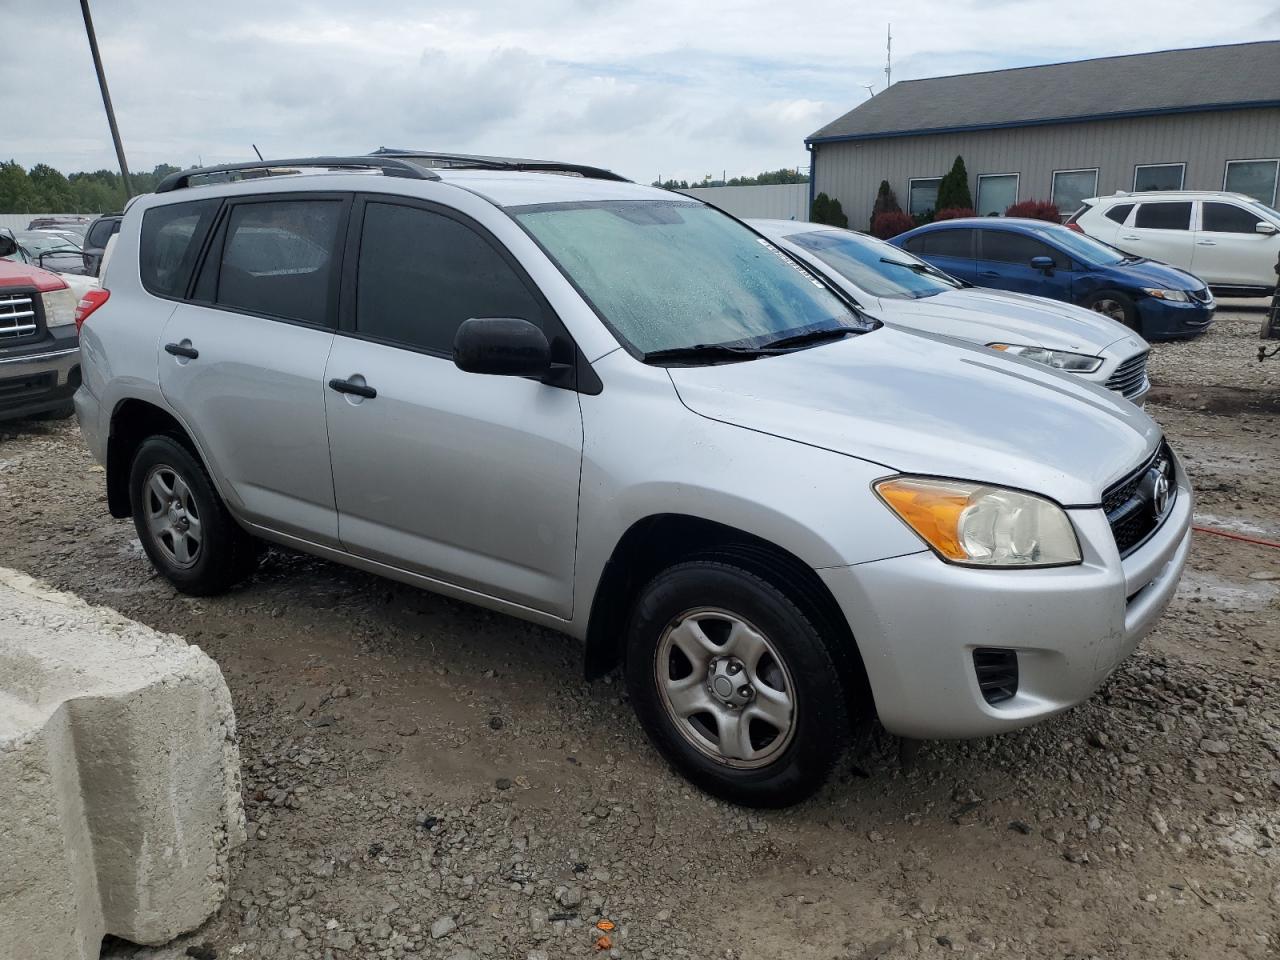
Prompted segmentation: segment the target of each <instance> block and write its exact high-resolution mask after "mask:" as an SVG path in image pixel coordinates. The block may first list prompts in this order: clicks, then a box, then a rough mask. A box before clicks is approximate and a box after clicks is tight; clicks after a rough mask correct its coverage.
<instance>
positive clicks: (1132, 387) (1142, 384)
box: [1107, 350, 1151, 397]
mask: <svg viewBox="0 0 1280 960" xmlns="http://www.w3.org/2000/svg"><path fill="white" fill-rule="evenodd" d="M1150 353H1151V351H1149V350H1144V351H1143V352H1142V353H1135V354H1134V355H1133V356H1132V357H1130V358H1129V359H1128V360H1125V361H1124V362H1122V363H1121V364H1120V366H1118V367H1116V369H1115V372H1114V373H1113V374H1111V376H1110V377H1109V378H1108V379H1107V389H1109V390H1114V391H1116V393H1118V394H1120V395H1121V396H1124V397H1136V396H1139V395H1140V394H1143V393H1146V391H1147V388H1148V387H1149V386H1150V384H1149V383H1148V382H1147V357H1148V355H1149V354H1150Z"/></svg>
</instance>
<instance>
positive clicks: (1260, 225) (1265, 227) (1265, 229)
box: [1253, 220, 1276, 236]
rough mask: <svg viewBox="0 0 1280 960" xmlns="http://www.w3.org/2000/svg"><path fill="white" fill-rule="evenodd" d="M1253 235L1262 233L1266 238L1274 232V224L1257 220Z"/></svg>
mask: <svg viewBox="0 0 1280 960" xmlns="http://www.w3.org/2000/svg"><path fill="white" fill-rule="evenodd" d="M1253 230H1254V232H1255V233H1264V234H1266V235H1267V236H1270V235H1271V234H1273V233H1275V232H1276V227H1275V224H1273V223H1267V221H1265V220H1259V221H1258V222H1257V224H1256V225H1255V226H1254V228H1253Z"/></svg>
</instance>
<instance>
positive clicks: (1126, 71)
mask: <svg viewBox="0 0 1280 960" xmlns="http://www.w3.org/2000/svg"><path fill="white" fill-rule="evenodd" d="M1258 106H1274V107H1280V40H1267V41H1262V42H1258V43H1239V44H1231V45H1227V46H1219V47H1195V48H1192V49H1189V50H1162V51H1158V52H1155V53H1139V54H1132V55H1129V56H1123V57H1102V58H1099V59H1096V60H1078V61H1074V62H1071V63H1050V64H1045V65H1043V66H1035V67H1015V68H1013V69H1009V70H991V71H987V72H984V73H965V74H959V75H956V76H950V77H930V78H928V79H924V80H905V81H902V82H899V83H895V84H894V85H893V86H891V87H890V88H889V89H888V90H885V91H884V92H882V93H879V94H877V95H876V96H874V97H872V98H871V99H870V100H868V101H866V102H865V103H862V104H860V105H859V106H857V107H855V108H854V109H853V110H850V111H849V112H848V113H846V114H845V115H844V116H842V117H840V118H839V119H838V120H835V121H833V122H831V123H829V124H827V125H826V126H825V127H823V128H821V129H820V130H817V131H816V132H814V133H813V134H811V135H810V136H809V138H808V139H807V141H806V142H808V143H821V142H823V141H828V142H829V141H833V140H872V139H878V138H882V137H902V136H918V135H922V134H930V133H951V132H955V131H961V130H989V129H995V128H999V127H1019V126H1035V125H1040V124H1050V123H1069V122H1078V121H1081V120H1100V119H1108V118H1117V117H1134V116H1150V115H1153V114H1162V113H1191V112H1195V111H1203V110H1228V109H1241V108H1245V107H1258Z"/></svg>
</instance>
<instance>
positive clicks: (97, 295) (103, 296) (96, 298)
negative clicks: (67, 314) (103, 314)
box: [76, 287, 111, 333]
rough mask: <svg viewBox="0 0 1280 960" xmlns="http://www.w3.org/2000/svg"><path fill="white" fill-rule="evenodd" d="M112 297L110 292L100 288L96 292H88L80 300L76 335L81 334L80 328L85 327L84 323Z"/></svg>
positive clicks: (77, 311)
mask: <svg viewBox="0 0 1280 960" xmlns="http://www.w3.org/2000/svg"><path fill="white" fill-rule="evenodd" d="M110 296H111V291H110V290H103V289H102V288H101V287H99V288H98V289H96V290H86V291H85V292H84V296H83V297H81V298H80V302H79V303H77V304H76V333H79V332H80V328H81V327H83V326H84V322H85V321H86V320H88V319H89V314H91V313H93V311H95V310H97V309H98V308H99V307H100V306H102V305H103V304H104V303H106V302H107V298H108V297H110Z"/></svg>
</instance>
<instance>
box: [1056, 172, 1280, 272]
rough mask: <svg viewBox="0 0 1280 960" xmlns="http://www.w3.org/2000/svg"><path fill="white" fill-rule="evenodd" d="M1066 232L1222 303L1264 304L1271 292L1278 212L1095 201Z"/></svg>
mask: <svg viewBox="0 0 1280 960" xmlns="http://www.w3.org/2000/svg"><path fill="white" fill-rule="evenodd" d="M1068 225H1069V226H1074V227H1075V228H1076V229H1078V230H1080V231H1082V232H1084V233H1087V234H1088V235H1089V236H1091V237H1096V238H1097V239H1099V240H1101V241H1103V242H1104V243H1109V244H1111V245H1112V246H1114V247H1118V248H1119V249H1121V250H1124V251H1125V252H1126V253H1131V254H1134V255H1135V256H1140V257H1150V258H1151V259H1153V260H1162V261H1164V262H1165V263H1171V264H1173V265H1174V266H1177V267H1182V268H1183V269H1184V270H1188V271H1190V272H1192V273H1194V274H1195V275H1196V276H1197V277H1199V278H1200V279H1202V280H1204V281H1205V282H1206V283H1207V284H1209V286H1210V288H1212V289H1213V291H1214V292H1215V293H1217V294H1218V295H1219V296H1239V297H1269V296H1271V294H1272V293H1273V292H1274V291H1275V288H1276V261H1277V260H1280V212H1277V211H1275V210H1273V209H1271V207H1268V206H1267V205H1266V204H1264V203H1261V202H1260V201H1258V200H1255V199H1254V198H1253V197H1249V196H1245V195H1244V194H1243V193H1221V192H1215V191H1208V192H1194V191H1190V190H1161V191H1151V192H1149V193H1117V194H1115V195H1113V196H1110V197H1092V198H1090V199H1088V200H1086V201H1085V202H1084V206H1082V207H1081V208H1080V209H1079V210H1077V211H1076V212H1075V213H1073V214H1072V215H1071V219H1070V220H1069V221H1068Z"/></svg>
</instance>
